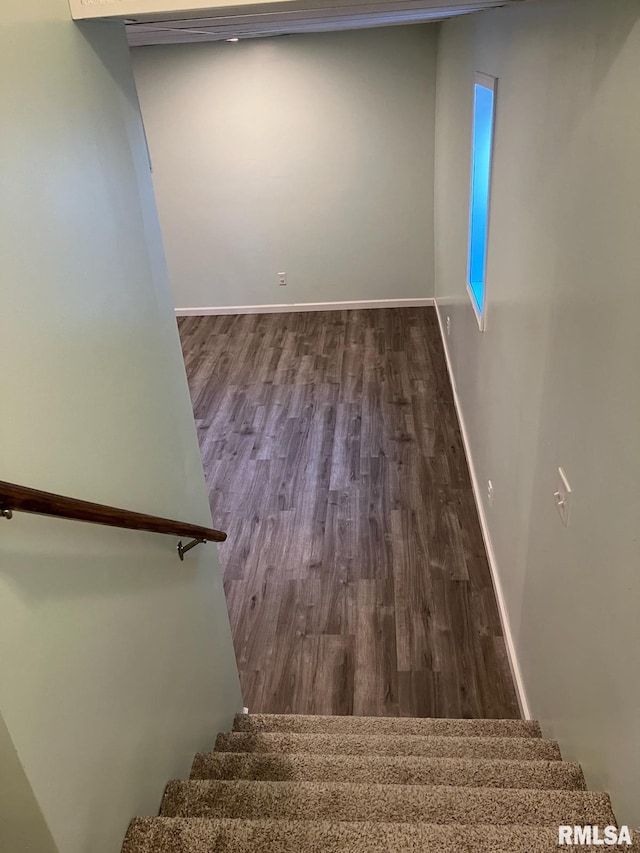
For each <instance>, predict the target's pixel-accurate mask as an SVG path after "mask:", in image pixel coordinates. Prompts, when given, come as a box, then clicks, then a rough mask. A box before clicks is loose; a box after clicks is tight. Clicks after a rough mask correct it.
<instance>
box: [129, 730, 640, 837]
mask: <svg viewBox="0 0 640 853" xmlns="http://www.w3.org/2000/svg"><path fill="white" fill-rule="evenodd" d="M559 824H570V825H573V824H579V825H585V824H594V825H599V826H601V827H604V826H607V825H610V824H615V816H614V814H613V812H612V809H611V803H610V800H609V797H608V795H607V794H604V793H597V792H589V791H587V790H585V783H584V777H583V775H582V771H581V769H580V767H579V766H578V765H576V764H570V763H566V762H563V761H562V760H561V756H560V751H559V749H558V746H557V744H556V743H554V742H553V741H548V740H545V739H543V738H542V736H541V732H540V727H539V726H538V724H537V723H533V722H528V721H523V720H447V719H409V718H388V717H385V718H370V717H321V716H310V717H307V716H302V715H295V716H288V715H240V716H238V717H236V720H235V724H234V731H233V733H230V734H227V735H221V736H219V737H218V739H217V740H216V747H215V750H214V751H213V752H211V753H204V754H201V755H197V756H196V758H195V760H194V763H193V768H192V771H191V778H190V779H189V780H188V781H187V780H185V781H183V780H176V781H173V782H170V783H169V784H168V786H167V789H166V791H165V795H164V797H163V800H162V806H161V810H160V816H159V817H150V818H138V819H136V820H134V821H133V822H132V824H131V826H130V827H129V831H128V833H127V837H126V839H125V842H124V847H123V853H339V851H340V852H341V853H383V851H384V853H414V851H427V850H428V851H436V852H437V853H454V851H456V853H460V851H462V853H465V852H466V853H481V851H482V853H485V851H486V853H489V851H491V852H492V853H542V851H549V850H558V849H561V848H559V847H558V825H559ZM581 849H591V848H585V847H582V848H581ZM593 849H594V850H595V849H596V848H595V847H594V848H593ZM597 849H599V850H601V849H602V847H598V848H597ZM606 849H617V848H611V847H607V848H606ZM622 849H624V850H631V849H633V850H635V849H637V841H636V842H635V843H634V846H633V847H632V848H629V847H626V846H625V847H623V848H622Z"/></svg>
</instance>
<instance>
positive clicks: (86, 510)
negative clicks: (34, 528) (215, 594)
mask: <svg viewBox="0 0 640 853" xmlns="http://www.w3.org/2000/svg"><path fill="white" fill-rule="evenodd" d="M0 512H1V513H2V515H4V516H5V517H6V518H11V514H12V512H29V513H34V514H36V515H48V516H53V517H54V518H67V519H70V520H72V521H88V522H90V523H91V524H105V525H107V526H108V527H122V528H125V529H127V530H146V531H148V532H150V533H167V534H170V535H173V536H185V537H186V536H189V537H191V538H192V539H193V540H194V542H193V543H192V545H193V544H197V543H199V542H224V541H225V539H226V538H227V534H226V533H223V532H222V531H221V530H214V529H213V528H211V527H201V526H200V525H198V524H187V523H186V522H184V521H173V520H171V519H169V518H161V517H159V516H157V515H145V514H144V513H141V512H131V511H130V510H128V509H118V508H117V507H114V506H105V505H104V504H95V503H90V502H89V501H80V500H77V499H76V498H65V497H63V496H62V495H55V494H53V493H51V492H41V491H39V490H38V489H30V488H28V487H27V486H16V485H15V484H14V483H4V482H2V481H1V480H0ZM192 545H191V546H189V545H187V546H184V547H183V546H182V543H180V544H179V545H178V553H179V554H180V559H182V556H183V553H184V552H185V551H187V550H189V548H190V547H192Z"/></svg>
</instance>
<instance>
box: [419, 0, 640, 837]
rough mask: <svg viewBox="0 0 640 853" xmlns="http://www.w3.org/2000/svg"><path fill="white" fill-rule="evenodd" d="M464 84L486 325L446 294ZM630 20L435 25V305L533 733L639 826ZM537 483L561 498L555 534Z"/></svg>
mask: <svg viewBox="0 0 640 853" xmlns="http://www.w3.org/2000/svg"><path fill="white" fill-rule="evenodd" d="M474 71H482V72H485V73H487V74H491V75H494V76H497V77H498V78H499V84H498V87H499V89H498V101H497V124H496V139H495V150H494V177H493V188H492V189H493V197H492V206H491V225H490V238H489V255H488V284H487V298H488V308H487V327H486V331H485V332H484V333H480V332H479V331H478V328H477V325H476V320H475V317H474V315H473V312H472V308H471V304H470V302H469V299H468V296H467V293H466V291H465V280H466V257H467V222H468V204H469V146H470V136H471V117H472V84H473V73H474ZM639 80H640V5H639V4H638V2H636V0H618V2H616V3H607V2H603V0H560V2H547V1H546V0H545V1H544V2H539V3H531V4H523V5H522V6H521V7H519V8H517V9H515V8H514V9H505V10H497V11H495V12H487V13H483V14H482V15H478V16H472V17H469V18H464V19H460V20H457V21H454V22H448V23H446V24H445V25H444V26H443V28H442V33H441V40H440V43H439V52H438V93H437V125H436V126H437V142H436V235H437V240H436V293H437V298H438V301H439V305H440V309H441V312H442V315H443V317H446V316H449V317H450V318H451V324H452V329H451V336H450V338H449V340H448V346H449V351H450V355H451V359H452V362H453V370H454V375H455V381H456V385H457V391H458V394H459V398H460V404H461V408H462V412H463V415H464V420H465V422H466V425H467V429H468V433H469V441H470V445H471V453H472V457H473V461H474V465H475V468H476V472H477V474H478V478H479V481H480V486H481V492H482V494H483V495H484V494H485V490H486V482H487V480H488V479H491V480H492V481H493V484H494V489H495V498H494V503H493V507H491V508H490V507H489V506H488V504H487V502H486V501H485V500H483V511H484V513H485V514H486V518H487V522H488V526H489V530H490V534H491V539H492V543H493V547H494V550H495V554H496V562H497V570H498V573H499V577H500V580H501V585H502V587H503V590H504V593H505V598H506V605H507V610H508V614H509V620H510V624H511V628H512V631H513V635H514V640H515V646H516V651H517V657H518V660H519V663H520V667H521V669H522V673H523V676H524V682H525V685H526V691H527V695H528V699H529V703H530V706H531V709H532V712H533V715H534V716H535V717H539V718H540V719H541V720H542V723H543V726H544V731H545V734H547V735H549V736H551V737H558V738H559V739H560V742H561V745H562V747H563V751H564V754H565V756H566V757H567V758H571V759H577V760H579V761H581V762H582V763H583V765H584V767H585V770H586V773H587V777H588V782H589V783H590V785H591V786H592V787H596V788H601V789H609V790H610V791H611V792H612V793H613V795H614V798H615V804H616V806H617V809H618V817H619V818H620V819H621V820H626V821H628V822H631V823H634V824H637V823H638V822H640V781H639V777H638V766H639V765H640V686H639V685H638V679H637V650H638V647H639V646H640V621H639V620H638V617H637V611H638V601H639V600H640V574H639V572H638V567H639V566H640V546H639V544H638V519H640V452H639V450H638V447H639V445H638V435H639V434H640V431H639V427H640V382H639V381H638V372H639V370H640V335H638V312H639V310H640V287H639V281H638V227H639V224H640V169H639V168H638V152H639V151H640V86H639V85H638V81H639ZM558 466H563V467H564V468H565V469H566V472H567V474H568V477H569V480H570V482H571V485H572V487H573V489H574V495H573V507H572V510H571V520H570V525H569V527H568V528H565V527H563V526H562V524H561V522H560V518H559V515H558V513H557V510H556V507H555V503H554V497H553V493H554V491H555V489H556V487H557V486H556V476H557V469H558Z"/></svg>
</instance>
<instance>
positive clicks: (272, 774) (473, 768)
mask: <svg viewBox="0 0 640 853" xmlns="http://www.w3.org/2000/svg"><path fill="white" fill-rule="evenodd" d="M191 779H218V780H224V779H227V780H230V779H248V780H251V779H253V780H261V781H287V780H293V779H297V780H303V781H336V782H340V781H348V782H358V783H359V782H369V783H374V782H376V781H379V780H384V782H385V783H387V784H414V785H417V784H422V785H424V784H426V785H465V786H475V787H488V788H491V787H501V788H538V789H549V790H550V789H567V790H584V789H585V782H584V776H583V774H582V770H581V768H580V765H578V764H571V763H567V762H562V761H549V760H537V761H536V760H533V761H531V760H525V761H518V760H513V759H486V758H482V759H468V758H429V757H422V756H380V755H355V756H354V755H340V754H338V755H331V754H322V755H318V754H314V753H247V752H241V753H233V752H209V753H200V754H198V755H196V757H195V759H194V762H193V767H192V769H191Z"/></svg>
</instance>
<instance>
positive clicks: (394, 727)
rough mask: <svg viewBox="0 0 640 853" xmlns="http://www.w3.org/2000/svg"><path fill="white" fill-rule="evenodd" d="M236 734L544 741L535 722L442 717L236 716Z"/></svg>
mask: <svg viewBox="0 0 640 853" xmlns="http://www.w3.org/2000/svg"><path fill="white" fill-rule="evenodd" d="M233 730H234V731H236V732H295V733H298V734H304V733H307V734H314V733H315V734H320V733H331V732H333V733H337V732H342V733H354V734H357V733H365V732H366V733H370V734H374V733H375V734H383V733H385V734H405V735H414V736H428V735H440V736H451V737H456V736H458V737H478V736H487V735H493V736H496V737H526V738H532V737H542V733H541V731H540V724H539V723H538V722H536V721H534V720H517V719H513V720H490V719H482V720H479V719H469V720H468V719H448V718H441V717H357V716H355V717H354V716H316V715H314V716H311V715H304V714H237V715H236V717H235V720H234V725H233Z"/></svg>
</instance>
